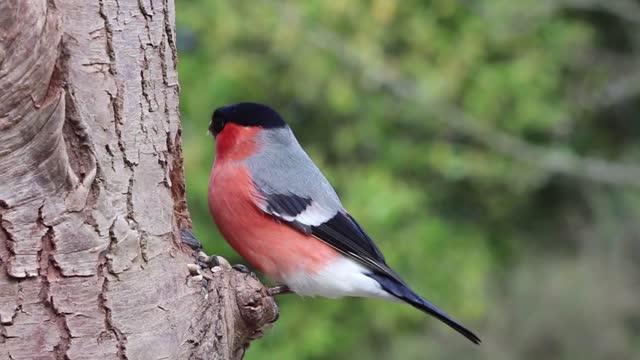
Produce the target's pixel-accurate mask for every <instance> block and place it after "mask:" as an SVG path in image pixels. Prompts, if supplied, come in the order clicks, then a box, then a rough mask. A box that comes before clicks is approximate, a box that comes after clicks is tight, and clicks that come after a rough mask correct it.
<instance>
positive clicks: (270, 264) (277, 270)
mask: <svg viewBox="0 0 640 360" xmlns="http://www.w3.org/2000/svg"><path fill="white" fill-rule="evenodd" d="M260 131H262V130H261V129H260V128H255V127H253V128H247V127H242V126H238V125H235V124H228V125H227V126H226V127H225V128H224V130H223V131H222V132H221V133H220V134H218V136H217V138H216V153H217V154H216V161H215V164H214V167H213V169H212V171H211V178H210V181H209V209H210V211H211V215H212V216H213V219H214V221H215V223H216V225H217V226H218V229H219V230H220V233H221V234H222V236H223V237H224V238H225V239H226V240H227V242H228V243H229V244H230V245H231V246H232V247H233V248H234V249H235V250H236V251H237V252H238V253H239V254H240V255H241V256H242V257H244V258H245V259H246V260H247V261H248V262H249V263H250V264H251V265H252V266H254V267H256V268H257V269H258V270H260V271H261V272H262V273H264V274H265V275H267V276H268V277H270V278H272V279H274V280H280V279H282V277H283V276H284V275H286V274H290V273H293V272H296V271H305V272H310V273H315V272H317V271H319V270H321V269H322V268H323V267H324V266H325V265H326V264H328V263H329V262H331V261H332V260H334V259H336V257H338V256H339V254H338V252H337V251H335V250H334V249H333V248H331V247H330V246H328V245H326V244H325V243H324V242H322V241H321V240H318V239H316V238H314V237H312V236H308V235H305V234H303V233H301V232H299V231H298V230H296V229H294V228H292V227H290V226H289V225H287V224H284V223H282V222H280V221H278V220H276V219H275V218H273V217H272V216H270V215H267V214H265V213H264V212H262V211H261V210H260V209H259V208H258V206H257V205H256V204H257V203H256V202H257V201H259V200H258V199H259V197H257V191H256V189H255V186H254V184H253V181H252V180H251V174H250V172H249V169H247V168H246V166H245V165H244V164H243V163H242V160H244V159H246V158H247V157H249V156H251V155H252V154H253V153H254V152H255V151H259V149H258V144H257V142H256V141H255V140H256V138H255V137H256V136H257V135H258V134H259V132H260Z"/></svg>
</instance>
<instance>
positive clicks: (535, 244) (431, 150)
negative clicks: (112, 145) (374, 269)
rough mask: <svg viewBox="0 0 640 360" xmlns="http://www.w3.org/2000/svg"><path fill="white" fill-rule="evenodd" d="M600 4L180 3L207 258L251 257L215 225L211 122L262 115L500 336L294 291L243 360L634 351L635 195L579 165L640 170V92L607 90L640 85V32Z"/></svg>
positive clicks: (637, 333) (638, 200)
mask: <svg viewBox="0 0 640 360" xmlns="http://www.w3.org/2000/svg"><path fill="white" fill-rule="evenodd" d="M589 3H590V2H588V1H584V2H581V1H573V2H571V3H566V4H564V5H563V2H560V1H551V0H545V1H537V0H524V1H519V2H515V1H509V0H494V1H489V0H482V1H465V0H430V1H402V2H400V1H395V0H373V1H345V0H340V1H327V2H321V1H308V2H293V1H290V2H289V1H282V2H281V1H227V2H223V1H210V0H179V1H177V21H178V46H179V48H180V62H179V71H180V84H181V113H182V119H183V128H184V153H185V168H186V170H185V171H186V178H187V192H188V199H189V206H190V210H191V213H192V216H193V219H194V225H195V230H196V235H197V237H198V238H199V239H202V240H203V241H204V242H205V248H206V250H207V251H208V252H212V253H216V254H221V255H224V256H226V257H228V258H230V260H232V261H236V262H240V261H242V260H241V259H240V258H238V257H237V255H235V254H234V252H233V251H232V250H231V249H230V247H229V246H228V245H227V244H226V243H225V242H224V240H223V239H222V238H221V237H220V235H219V234H218V232H217V230H216V229H215V226H214V225H213V222H212V221H211V220H210V217H209V214H208V208H207V200H206V199H207V185H208V175H209V171H210V168H211V164H212V162H213V158H214V147H213V140H212V139H211V138H209V137H207V136H205V132H206V128H207V124H208V122H209V119H210V115H211V113H212V110H213V109H214V108H215V107H217V106H220V105H224V104H228V103H232V102H238V101H256V102H263V103H267V104H270V105H271V106H273V107H274V108H276V109H277V110H278V111H279V112H281V113H282V114H283V115H284V117H285V119H286V120H287V121H288V122H289V123H290V125H291V127H292V128H293V130H294V132H295V133H296V135H297V136H298V139H299V140H300V142H301V144H302V145H303V146H304V147H305V149H306V150H307V151H308V152H309V154H310V155H311V157H312V158H313V159H314V160H315V161H316V163H317V164H318V165H319V166H320V168H322V169H323V171H324V172H325V175H326V176H327V177H328V178H329V180H330V181H331V182H332V183H333V184H334V185H335V187H336V189H337V191H338V193H339V194H340V196H341V198H342V200H343V203H344V204H345V207H346V208H347V209H349V211H350V212H351V213H352V214H353V215H354V217H356V218H357V219H358V221H359V222H360V223H361V224H362V225H363V227H364V228H366V229H367V230H368V232H369V233H370V235H371V236H372V237H373V238H374V239H375V240H376V242H377V243H378V244H379V246H380V247H381V248H382V250H383V252H384V253H385V254H386V256H387V260H388V263H389V264H390V265H392V267H394V268H395V269H396V270H397V272H399V273H400V274H402V275H403V277H404V278H405V279H406V280H407V282H409V283H410V284H412V285H413V286H414V288H415V289H416V290H417V291H418V292H419V293H421V294H423V295H425V297H427V298H428V299H430V300H431V301H433V302H434V303H436V304H438V305H439V306H441V307H442V308H443V309H445V310H446V311H447V312H449V313H451V314H453V315H455V316H454V317H455V318H457V319H459V320H460V321H462V322H463V323H465V324H467V325H468V326H469V327H470V328H472V329H475V330H477V332H478V333H479V335H480V337H481V338H483V340H484V341H485V344H484V345H483V346H482V347H481V348H477V347H474V346H472V345H470V344H467V343H466V340H464V339H463V338H461V337H460V336H458V335H457V334H455V333H453V332H451V331H449V330H448V329H446V328H445V327H444V325H442V324H439V323H437V322H436V321H435V320H433V319H427V318H426V317H425V316H423V315H422V314H421V313H419V312H417V311H415V310H414V309H412V308H410V307H408V306H401V305H398V304H392V303H383V302H381V301H377V300H365V299H344V300H341V301H336V300H326V299H304V298H299V297H282V298H279V299H278V301H279V304H280V307H281V312H282V315H281V317H280V319H279V320H278V322H277V323H276V325H275V327H274V329H273V330H270V331H269V332H268V333H267V336H266V337H265V338H264V339H263V340H260V341H258V342H255V343H254V344H253V345H252V348H251V350H250V351H249V352H248V356H247V358H248V359H335V358H350V359H374V358H375V359H422V358H430V357H433V358H446V359H449V358H450V359H461V358H464V359H471V358H477V359H516V358H518V359H538V358H540V357H543V358H553V359H577V358H580V359H597V358H611V359H630V358H633V357H634V356H635V357H636V358H638V357H640V346H638V345H637V344H640V320H639V319H640V309H639V307H640V306H639V305H638V303H639V302H638V301H635V302H634V301H633V300H632V299H634V294H635V298H636V299H637V298H638V297H639V296H640V293H638V289H639V288H640V284H638V282H637V280H633V279H634V278H633V276H634V275H635V276H637V275H638V273H640V272H639V271H638V261H637V260H638V258H640V245H638V243H639V242H640V241H639V240H638V239H639V238H640V226H639V225H637V224H638V223H639V222H638V219H639V217H638V215H639V214H640V196H639V195H640V194H639V193H638V191H637V188H635V187H634V184H633V183H631V184H629V181H623V182H620V183H618V182H617V181H616V179H617V178H616V177H615V175H616V174H614V173H611V174H608V173H607V171H604V172H603V171H600V172H599V173H598V174H597V176H595V177H593V176H591V175H590V173H589V172H588V171H583V167H582V162H580V161H582V160H581V159H582V158H580V157H576V155H577V156H592V157H599V158H602V159H604V161H606V162H611V163H618V162H620V163H626V164H633V163H634V159H635V163H637V162H638V159H640V146H639V144H640V142H639V141H638V140H639V139H640V121H639V119H638V115H637V114H638V113H639V112H638V110H640V106H639V105H640V101H639V97H638V91H637V90H640V89H638V86H635V87H633V86H629V85H628V84H627V86H626V87H624V88H623V89H624V90H626V92H621V90H620V89H618V88H615V90H616V91H617V92H611V91H610V90H611V89H613V87H612V86H613V85H616V83H615V82H614V80H620V79H622V80H625V79H634V77H635V79H637V80H638V83H639V84H640V78H639V77H638V74H637V73H632V70H634V69H635V68H634V67H633V66H629V64H633V63H635V64H637V63H638V61H639V59H638V58H634V56H638V53H639V52H638V51H637V49H635V46H638V45H640V39H637V38H634V36H637V34H640V32H639V31H638V29H637V27H638V21H636V22H635V23H633V22H632V21H629V18H633V15H632V14H631V13H625V12H622V13H621V12H620V11H617V10H616V11H617V12H616V11H613V10H610V9H607V7H606V6H593V8H592V7H589V6H588V5H589ZM628 3H631V4H633V1H629V2H628ZM567 4H568V5H567ZM580 4H582V5H581V6H578V5H580ZM585 4H586V5H585ZM614 10H615V9H614ZM638 13H639V14H640V11H639V12H638ZM634 49H635V50H634ZM634 61H635V62H634ZM636 68H637V66H636ZM635 70H636V71H637V69H635ZM627 83H628V81H627ZM632 85H633V84H632ZM634 89H635V90H634ZM634 91H635V92H634ZM523 146H524V147H525V150H526V149H529V147H534V148H535V149H536V151H523V150H522V149H523ZM621 166H623V167H624V168H625V169H626V168H627V167H629V168H631V167H632V165H621ZM605 170H606V169H605ZM632 170H633V169H632ZM609 175H610V176H611V179H609V178H608V176H609ZM631 182H633V181H631ZM638 182H639V183H640V179H638ZM623 264H630V265H629V266H623ZM597 269H601V270H602V271H598V270H597ZM603 274H606V276H609V277H610V278H615V279H616V281H615V282H608V280H607V278H606V276H605V275H603ZM592 275H593V276H592ZM616 286H618V287H616ZM610 287H611V288H610ZM612 291H613V292H612ZM607 294H609V295H608V296H605V295H607ZM634 344H635V345H634Z"/></svg>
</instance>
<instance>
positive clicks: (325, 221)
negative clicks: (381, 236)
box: [259, 194, 404, 284]
mask: <svg viewBox="0 0 640 360" xmlns="http://www.w3.org/2000/svg"><path fill="white" fill-rule="evenodd" d="M261 199H262V200H263V204H262V206H259V207H260V208H261V209H262V210H263V211H265V212H266V213H268V214H270V215H272V216H274V217H276V218H277V219H279V220H282V221H284V222H286V223H288V224H289V225H291V226H293V227H294V228H296V229H297V230H299V231H301V232H304V233H305V234H308V235H313V236H314V237H316V238H318V239H320V240H322V241H324V242H325V243H327V244H328V245H329V246H331V247H333V248H334V249H336V250H338V251H340V252H341V253H343V254H345V255H347V256H349V257H351V258H353V259H355V260H357V261H358V262H360V263H362V264H363V265H365V266H366V267H368V268H369V269H371V270H372V271H375V272H379V273H383V274H385V275H388V276H390V277H391V278H393V279H394V280H397V281H399V282H400V283H402V284H404V281H402V279H400V277H399V276H398V275H396V274H395V273H394V272H393V271H392V270H391V269H390V268H389V266H387V264H386V262H385V259H384V256H383V255H382V252H381V251H380V249H378V247H377V246H376V244H375V243H374V242H373V240H371V238H370V237H369V235H367V233H366V232H365V231H364V230H363V229H362V227H360V225H359V224H358V223H357V222H356V221H355V219H353V218H352V217H351V215H349V214H348V213H347V212H346V211H344V210H340V211H326V210H324V209H321V206H319V204H316V203H314V201H313V200H312V199H310V198H305V197H301V196H298V195H295V194H286V195H285V194H262V196H261ZM306 211H308V213H306V214H303V213H305V212H306ZM310 213H311V214H312V215H309V214H310Z"/></svg>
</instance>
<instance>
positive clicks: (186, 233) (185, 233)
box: [180, 229, 202, 250]
mask: <svg viewBox="0 0 640 360" xmlns="http://www.w3.org/2000/svg"><path fill="white" fill-rule="evenodd" d="M180 240H182V243H183V244H185V245H187V246H189V247H190V248H192V249H193V250H201V249H202V243H201V242H200V240H198V239H196V237H195V236H194V235H193V233H192V232H191V230H189V229H182V230H180Z"/></svg>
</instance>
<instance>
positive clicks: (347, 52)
mask: <svg viewBox="0 0 640 360" xmlns="http://www.w3.org/2000/svg"><path fill="white" fill-rule="evenodd" d="M271 3H272V4H273V5H274V6H275V5H276V3H275V2H271ZM567 3H571V4H573V5H575V4H576V3H581V5H583V6H586V4H587V3H589V4H591V5H592V6H596V5H598V7H599V8H600V7H605V6H604V5H603V4H600V3H597V2H596V1H590V0H584V1H579V0H575V1H574V0H571V1H567ZM615 3H616V5H611V4H609V3H608V4H609V5H606V9H608V10H610V11H612V12H614V13H615V14H617V15H620V16H625V19H627V17H630V16H631V15H632V14H634V13H635V11H636V10H637V11H638V13H640V7H638V6H636V5H635V4H634V3H633V2H630V1H617V2H615ZM625 3H626V4H625ZM277 5H278V6H279V7H280V9H281V10H280V11H281V12H283V13H284V14H285V15H284V17H283V19H284V20H283V21H289V22H292V23H297V22H301V21H302V20H301V16H300V12H299V10H298V8H297V7H296V6H295V5H293V4H292V3H291V2H287V3H286V4H285V5H284V7H283V5H282V3H280V2H278V3H277ZM623 5H624V6H623ZM631 17H632V16H631ZM639 19H640V17H638V18H634V19H633V20H635V21H636V22H637V21H638V20H639ZM298 28H302V27H298ZM301 35H302V36H303V37H305V38H306V39H307V40H308V42H309V44H311V45H313V46H315V47H317V48H320V49H322V50H324V51H328V52H330V53H332V54H333V55H334V56H336V58H338V60H340V61H341V62H342V63H343V64H344V65H345V66H347V67H349V68H351V69H352V70H354V71H356V72H359V73H360V75H362V76H363V78H364V79H365V81H366V84H365V85H366V86H368V87H373V88H384V89H387V90H388V92H389V93H390V94H391V95H392V96H394V97H395V98H397V99H398V100H401V101H405V102H410V103H414V104H416V105H419V106H421V107H422V108H424V109H425V111H426V112H428V113H430V114H432V115H434V117H435V118H436V119H438V120H439V121H441V122H442V123H443V125H445V126H447V127H451V128H454V129H455V130H456V131H458V132H460V133H462V134H464V135H466V136H469V137H471V138H473V139H474V140H476V141H478V142H479V143H481V144H483V145H484V146H486V147H487V148H488V149H490V150H492V151H494V152H495V153H497V154H500V155H502V156H505V157H507V158H511V159H513V160H516V161H519V162H522V163H526V164H529V165H530V166H534V167H537V168H539V169H540V170H542V171H546V172H549V173H556V174H563V175H567V176H571V177H575V178H578V179H582V180H589V181H593V182H597V183H604V184H610V185H616V186H638V185H640V181H638V179H640V167H638V166H634V165H631V164H627V163H618V162H614V161H609V160H605V159H600V158H596V157H590V156H580V155H578V154H576V153H575V152H573V151H571V150H570V149H564V148H558V147H555V148H552V147H549V146H543V145H535V144H531V143H529V142H527V141H525V140H523V139H521V138H519V137H517V136H514V135H511V134H509V133H507V132H504V131H502V130H499V129H497V128H494V127H489V126H486V125H483V123H485V122H482V121H479V120H478V119H477V118H474V117H473V116H471V115H470V114H468V113H466V112H465V111H464V110H462V109H460V108H459V107H457V106H454V105H451V104H450V103H446V102H445V101H441V99H438V98H437V96H435V95H434V94H432V93H430V91H429V90H428V88H427V86H426V85H425V84H419V83H416V82H414V81H411V80H408V79H406V78H404V77H403V76H402V75H401V74H400V73H399V72H398V71H397V70H396V69H395V68H394V67H393V65H391V64H390V63H389V62H387V61H385V59H384V58H383V57H379V58H373V57H371V56H367V54H364V53H361V52H356V51H355V50H353V48H352V47H350V46H348V45H347V44H346V43H345V42H344V41H343V40H342V38H341V37H340V35H338V34H337V33H335V32H334V31H332V30H330V29H328V28H326V27H324V26H322V25H319V24H317V23H316V24H313V25H312V26H309V21H306V20H305V27H304V33H303V34H301ZM631 78H633V79H635V78H637V76H633V77H628V78H627V80H628V79H631ZM623 80H624V79H623ZM637 90H638V87H637V86H635V84H633V85H630V84H629V83H628V82H627V81H621V82H620V83H615V84H611V86H608V87H607V88H606V89H605V90H604V91H603V92H602V93H601V94H603V95H605V97H606V99H602V100H603V101H604V103H605V104H606V103H615V102H616V101H613V97H615V98H616V99H619V98H620V97H625V98H626V97H629V96H631V93H635V92H636V91H637Z"/></svg>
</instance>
